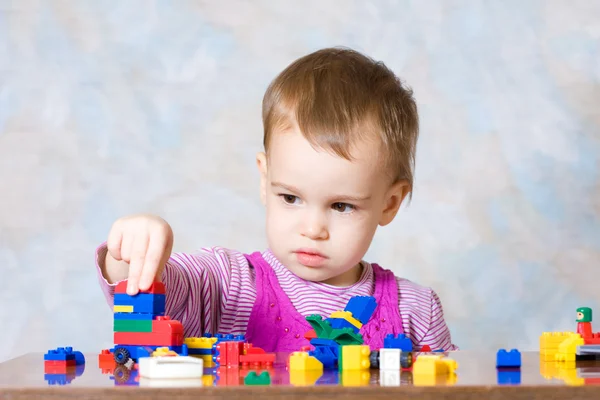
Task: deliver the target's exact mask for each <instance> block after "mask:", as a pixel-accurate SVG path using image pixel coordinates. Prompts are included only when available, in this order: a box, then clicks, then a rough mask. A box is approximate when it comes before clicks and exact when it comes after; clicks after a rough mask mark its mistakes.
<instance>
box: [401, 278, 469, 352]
mask: <svg viewBox="0 0 600 400" xmlns="http://www.w3.org/2000/svg"><path fill="white" fill-rule="evenodd" d="M396 281H397V283H398V308H399V310H400V315H401V317H402V326H403V328H404V332H405V333H406V334H407V335H408V337H410V339H411V340H412V342H413V345H414V346H415V347H421V346H424V345H429V346H430V347H431V348H432V349H433V350H436V349H444V350H445V351H453V350H458V347H456V346H455V345H454V344H452V339H451V336H450V330H449V329H448V326H447V325H446V321H445V320H444V311H443V308H442V304H441V301H440V299H439V297H438V295H437V293H436V292H434V291H433V290H432V289H431V288H428V287H425V286H421V285H418V284H416V283H414V282H411V281H409V280H407V279H403V278H398V277H396Z"/></svg>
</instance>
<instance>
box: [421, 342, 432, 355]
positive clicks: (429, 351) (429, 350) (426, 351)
mask: <svg viewBox="0 0 600 400" xmlns="http://www.w3.org/2000/svg"><path fill="white" fill-rule="evenodd" d="M421 353H431V347H430V346H429V345H428V344H426V345H425V346H423V347H421Z"/></svg>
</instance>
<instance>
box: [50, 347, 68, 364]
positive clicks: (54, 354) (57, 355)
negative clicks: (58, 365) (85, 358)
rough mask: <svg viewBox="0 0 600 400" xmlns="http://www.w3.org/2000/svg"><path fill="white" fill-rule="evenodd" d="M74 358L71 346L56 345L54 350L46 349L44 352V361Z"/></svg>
mask: <svg viewBox="0 0 600 400" xmlns="http://www.w3.org/2000/svg"><path fill="white" fill-rule="evenodd" d="M70 360H75V353H74V352H73V348H72V347H57V348H56V350H48V352H47V353H46V354H44V361H70Z"/></svg>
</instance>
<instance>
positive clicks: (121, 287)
mask: <svg viewBox="0 0 600 400" xmlns="http://www.w3.org/2000/svg"><path fill="white" fill-rule="evenodd" d="M139 293H150V294H165V285H164V284H163V283H162V282H154V283H152V285H150V287H149V288H148V289H147V290H140V291H139ZM115 294H127V280H124V281H121V282H119V283H118V284H117V287H115Z"/></svg>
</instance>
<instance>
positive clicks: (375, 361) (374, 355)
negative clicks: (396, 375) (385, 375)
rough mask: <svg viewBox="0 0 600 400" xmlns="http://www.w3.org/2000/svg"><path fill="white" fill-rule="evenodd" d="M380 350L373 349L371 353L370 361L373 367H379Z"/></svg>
mask: <svg viewBox="0 0 600 400" xmlns="http://www.w3.org/2000/svg"><path fill="white" fill-rule="evenodd" d="M379 359H380V357H379V350H371V354H369V363H370V364H371V368H372V369H379Z"/></svg>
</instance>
